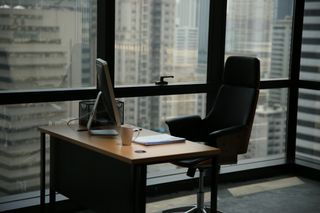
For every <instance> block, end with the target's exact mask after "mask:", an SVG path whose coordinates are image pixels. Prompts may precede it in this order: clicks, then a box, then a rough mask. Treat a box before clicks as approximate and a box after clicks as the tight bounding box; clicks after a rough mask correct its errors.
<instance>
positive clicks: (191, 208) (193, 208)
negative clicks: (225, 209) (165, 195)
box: [162, 205, 222, 213]
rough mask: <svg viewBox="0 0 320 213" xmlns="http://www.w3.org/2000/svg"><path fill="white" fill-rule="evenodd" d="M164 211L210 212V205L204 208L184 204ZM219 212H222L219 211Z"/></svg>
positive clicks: (182, 212)
mask: <svg viewBox="0 0 320 213" xmlns="http://www.w3.org/2000/svg"><path fill="white" fill-rule="evenodd" d="M162 213H210V206H205V207H204V208H203V209H199V208H197V206H196V205H194V206H183V207H178V208H174V209H167V210H164V211H163V212H162ZM217 213H222V212H220V211H217Z"/></svg>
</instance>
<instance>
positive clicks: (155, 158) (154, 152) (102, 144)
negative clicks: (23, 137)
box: [39, 125, 220, 164]
mask: <svg viewBox="0 0 320 213" xmlns="http://www.w3.org/2000/svg"><path fill="white" fill-rule="evenodd" d="M39 131H40V132H42V133H46V134H48V135H50V136H54V137H56V138H59V139H61V140H64V141H67V142H70V143H73V144H77V145H79V146H82V147H84V148H87V149H90V150H94V151H96V152H99V153H101V154H104V155H107V156H110V157H114V158H116V159H118V160H121V161H124V162H126V163H130V164H155V163H162V162H170V161H174V160H180V159H188V158H195V157H205V156H212V155H216V154H218V153H220V150H219V149H218V148H214V147H210V146H206V145H203V144H199V143H195V142H191V141H186V142H185V143H174V144H165V145H154V146H144V145H140V144H135V143H132V145H131V146H122V145H121V138H120V136H114V137H111V136H93V135H89V134H88V132H87V131H77V130H76V128H70V127H69V126H67V125H57V126H45V127H39ZM154 134H159V133H156V132H153V131H150V130H145V129H143V130H142V131H141V133H140V136H141V135H154ZM137 150H144V151H145V152H144V153H136V152H135V151H137Z"/></svg>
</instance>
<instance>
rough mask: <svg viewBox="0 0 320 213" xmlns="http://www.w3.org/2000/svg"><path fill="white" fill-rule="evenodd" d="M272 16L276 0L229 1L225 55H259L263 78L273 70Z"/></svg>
mask: <svg viewBox="0 0 320 213" xmlns="http://www.w3.org/2000/svg"><path fill="white" fill-rule="evenodd" d="M273 17H274V1H271V0H270V1H265V0H241V1H238V0H230V1H228V5H227V25H226V30H227V34H226V47H225V50H226V55H227V56H229V55H246V56H254V57H258V58H259V59H260V63H261V64H260V66H261V68H260V70H261V77H262V78H265V77H266V75H267V74H268V72H269V70H270V60H271V55H270V54H271V37H272V33H271V32H272V24H273Z"/></svg>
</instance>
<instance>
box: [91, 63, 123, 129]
mask: <svg viewBox="0 0 320 213" xmlns="http://www.w3.org/2000/svg"><path fill="white" fill-rule="evenodd" d="M96 72H97V89H98V90H99V94H98V96H97V99H96V103H95V106H94V107H93V108H94V109H93V111H94V112H93V113H92V116H91V119H89V122H88V124H89V125H90V126H91V122H92V119H94V120H95V121H96V122H97V123H99V124H100V125H99V126H108V127H112V126H113V127H119V126H120V125H121V121H120V114H119V110H118V107H117V103H116V100H115V97H114V91H113V86H112V82H111V77H110V73H109V68H108V64H107V62H106V61H104V60H102V59H99V58H98V59H96Z"/></svg>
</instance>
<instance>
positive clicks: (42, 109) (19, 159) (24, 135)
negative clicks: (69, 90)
mask: <svg viewBox="0 0 320 213" xmlns="http://www.w3.org/2000/svg"><path fill="white" fill-rule="evenodd" d="M77 115H78V102H52V103H29V104H14V105H1V106H0V129H1V131H0V158H1V164H0V183H1V185H0V205H1V203H5V201H8V200H11V199H19V198H21V197H28V196H37V195H38V194H39V189H40V178H39V177H40V176H39V174H40V133H39V131H38V129H37V128H38V126H41V125H54V124H61V123H64V124H66V123H67V121H68V120H69V119H70V117H77ZM47 145H48V144H47ZM47 168H48V167H47ZM47 184H48V179H47ZM12 195H16V196H12ZM37 201H38V200H37Z"/></svg>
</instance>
